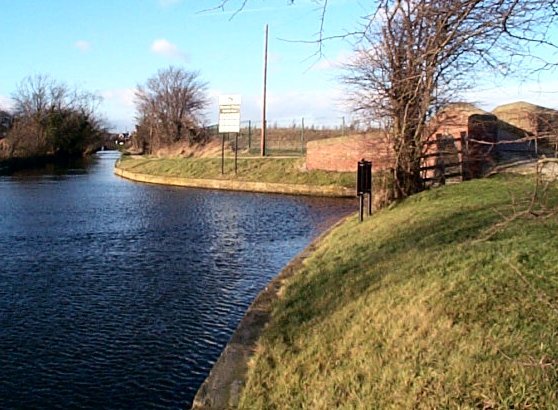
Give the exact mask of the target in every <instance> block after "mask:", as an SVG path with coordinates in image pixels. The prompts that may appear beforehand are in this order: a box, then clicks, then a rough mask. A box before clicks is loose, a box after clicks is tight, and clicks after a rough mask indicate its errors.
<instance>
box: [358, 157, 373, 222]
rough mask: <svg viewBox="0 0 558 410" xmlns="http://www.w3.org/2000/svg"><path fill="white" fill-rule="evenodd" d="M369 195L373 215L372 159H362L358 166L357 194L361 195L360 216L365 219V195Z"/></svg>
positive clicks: (369, 206)
mask: <svg viewBox="0 0 558 410" xmlns="http://www.w3.org/2000/svg"><path fill="white" fill-rule="evenodd" d="M365 195H368V215H372V161H365V160H364V159H362V160H361V161H359V162H358V168H357V196H358V197H359V218H360V222H362V220H363V214H364V196H365Z"/></svg>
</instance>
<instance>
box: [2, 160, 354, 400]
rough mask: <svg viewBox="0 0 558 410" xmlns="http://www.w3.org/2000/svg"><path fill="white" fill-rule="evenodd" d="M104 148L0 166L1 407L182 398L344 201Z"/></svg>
mask: <svg viewBox="0 0 558 410" xmlns="http://www.w3.org/2000/svg"><path fill="white" fill-rule="evenodd" d="M116 157H117V156H116V154H115V153H110V152H108V153H107V152H105V153H100V154H99V155H98V156H97V157H96V158H95V160H94V161H92V163H90V164H87V165H86V166H84V167H82V168H72V170H71V171H70V172H68V173H58V175H53V173H52V172H49V171H48V170H47V171H46V172H45V171H44V170H43V171H42V172H38V173H37V172H35V173H20V174H16V175H13V176H10V177H0V258H1V260H2V266H1V267H0V352H2V354H1V355H0V368H2V372H0V403H2V407H3V408H21V407H33V408H68V407H81V408H98V407H111V408H129V407H134V408H146V407H147V408H149V407H164V408H184V407H187V406H189V404H190V403H191V400H192V398H193V395H194V394H195V391H196V389H197V388H198V386H199V385H200V384H201V382H202V381H203V380H204V378H205V377H206V375H207V374H208V372H209V370H210V368H211V365H212V364H213V362H214V361H215V360H216V358H217V357H218V355H219V354H220V352H221V350H222V348H223V346H224V345H225V344H226V342H227V340H228V338H229V337H230V335H231V334H232V331H233V330H234V328H235V327H236V325H237V323H238V321H239V320H240V318H241V317H242V314H243V312H244V311H245V309H246V308H247V306H248V305H249V304H250V302H251V301H252V300H253V298H254V297H255V295H256V294H257V293H258V292H259V290H260V289H262V288H263V287H264V286H265V284H266V283H267V282H269V280H270V278H271V277H273V276H274V275H275V274H276V273H277V272H278V271H279V270H280V269H281V267H282V266H284V265H285V264H286V263H287V262H288V260H289V259H291V258H292V257H293V256H294V255H295V254H296V253H298V252H299V251H300V250H302V249H303V247H304V246H305V245H306V244H308V242H309V241H310V239H311V238H312V237H313V236H315V235H316V233H317V232H318V231H319V229H322V228H323V227H324V226H327V224H328V223H331V222H332V221H334V220H336V219H337V218H338V217H339V216H340V215H343V214H345V213H347V212H348V211H349V210H352V209H353V203H352V202H347V201H339V200H331V199H329V200H327V199H316V198H304V197H291V196H281V195H262V194H245V193H234V192H219V191H207V190H193V189H184V188H173V187H165V186H154V185H146V184H138V183H133V182H130V181H125V180H122V179H119V178H116V177H114V176H113V174H112V166H113V163H114V160H115V159H116Z"/></svg>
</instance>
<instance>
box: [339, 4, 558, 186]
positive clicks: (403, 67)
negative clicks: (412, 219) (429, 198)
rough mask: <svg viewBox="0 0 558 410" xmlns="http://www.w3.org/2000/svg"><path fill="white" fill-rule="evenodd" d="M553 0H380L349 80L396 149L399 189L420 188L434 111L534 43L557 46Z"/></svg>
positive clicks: (508, 66) (512, 64)
mask: <svg viewBox="0 0 558 410" xmlns="http://www.w3.org/2000/svg"><path fill="white" fill-rule="evenodd" d="M553 3H554V2H547V1H542V0H541V1H538V0H528V1H519V0H445V1H443V2H441V1H440V2H436V1H431V0H382V1H380V2H379V5H378V7H377V9H376V11H375V12H374V13H373V14H372V15H371V16H370V17H369V19H368V20H367V22H366V26H365V27H364V28H363V30H362V33H361V34H362V37H361V39H360V41H359V42H358V46H357V50H356V57H355V59H354V61H353V62H352V63H350V64H349V65H348V71H347V74H346V75H345V76H344V81H345V83H346V84H348V85H349V87H350V89H351V95H352V102H353V103H354V106H355V109H356V110H357V111H360V112H362V113H364V114H366V115H368V116H371V117H373V118H374V119H376V120H377V121H378V122H380V123H381V124H382V125H383V127H384V129H385V130H386V133H387V136H388V139H389V141H390V143H391V144H392V146H393V150H394V153H395V182H396V187H395V194H396V196H399V197H400V196H406V195H410V194H413V193H415V192H417V191H419V190H421V189H422V183H421V178H420V165H421V163H420V159H421V155H422V154H423V151H424V143H425V141H426V139H427V137H428V136H429V130H428V124H429V121H430V120H431V118H432V116H433V115H434V114H435V113H436V111H437V110H438V109H439V108H440V107H442V106H444V105H445V104H446V103H448V102H450V101H452V100H453V101H455V98H456V95H458V94H459V93H460V92H461V91H463V90H464V89H465V88H468V87H469V86H470V85H471V83H473V82H474V80H473V78H472V76H473V75H479V72H481V70H486V69H490V70H492V71H494V70H498V71H500V72H503V73H506V74H509V73H510V72H511V71H512V70H513V69H514V68H516V67H517V66H518V63H519V61H523V60H524V59H525V58H535V57H534V56H533V54H531V53H530V52H529V50H527V47H528V46H529V45H532V46H549V47H554V45H552V44H551V43H550V42H549V41H548V35H547V30H548V28H549V25H550V24H551V23H552V22H553V21H554V20H555V18H556V10H555V8H553V7H555V5H554V4H553Z"/></svg>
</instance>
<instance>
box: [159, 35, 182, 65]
mask: <svg viewBox="0 0 558 410" xmlns="http://www.w3.org/2000/svg"><path fill="white" fill-rule="evenodd" d="M151 51H152V52H153V53H155V54H159V55H162V56H165V57H170V58H176V59H180V60H188V56H187V55H186V53H184V52H183V51H182V50H180V49H179V48H178V47H177V46H176V45H175V44H172V43H171V42H169V41H168V40H166V39H164V38H161V39H157V40H155V41H154V42H153V43H152V44H151Z"/></svg>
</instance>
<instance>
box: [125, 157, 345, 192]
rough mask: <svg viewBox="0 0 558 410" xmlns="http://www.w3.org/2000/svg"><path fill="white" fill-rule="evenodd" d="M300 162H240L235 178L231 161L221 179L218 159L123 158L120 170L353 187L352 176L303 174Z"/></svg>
mask: <svg viewBox="0 0 558 410" xmlns="http://www.w3.org/2000/svg"><path fill="white" fill-rule="evenodd" d="M303 165H304V159H303V158H240V159H238V173H237V174H236V175H235V174H234V160H233V159H231V158H227V159H226V160H225V174H224V175H221V159H220V158H154V157H153V158H151V157H135V156H134V157H132V156H123V157H122V159H121V160H120V163H119V165H118V166H119V167H120V168H122V169H124V170H127V171H133V172H137V173H142V174H149V175H163V176H173V177H183V178H206V179H237V180H243V181H256V182H269V183H273V182H277V183H285V184H308V185H319V186H322V185H339V186H345V187H354V186H355V173H354V172H328V171H306V170H304V167H303Z"/></svg>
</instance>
